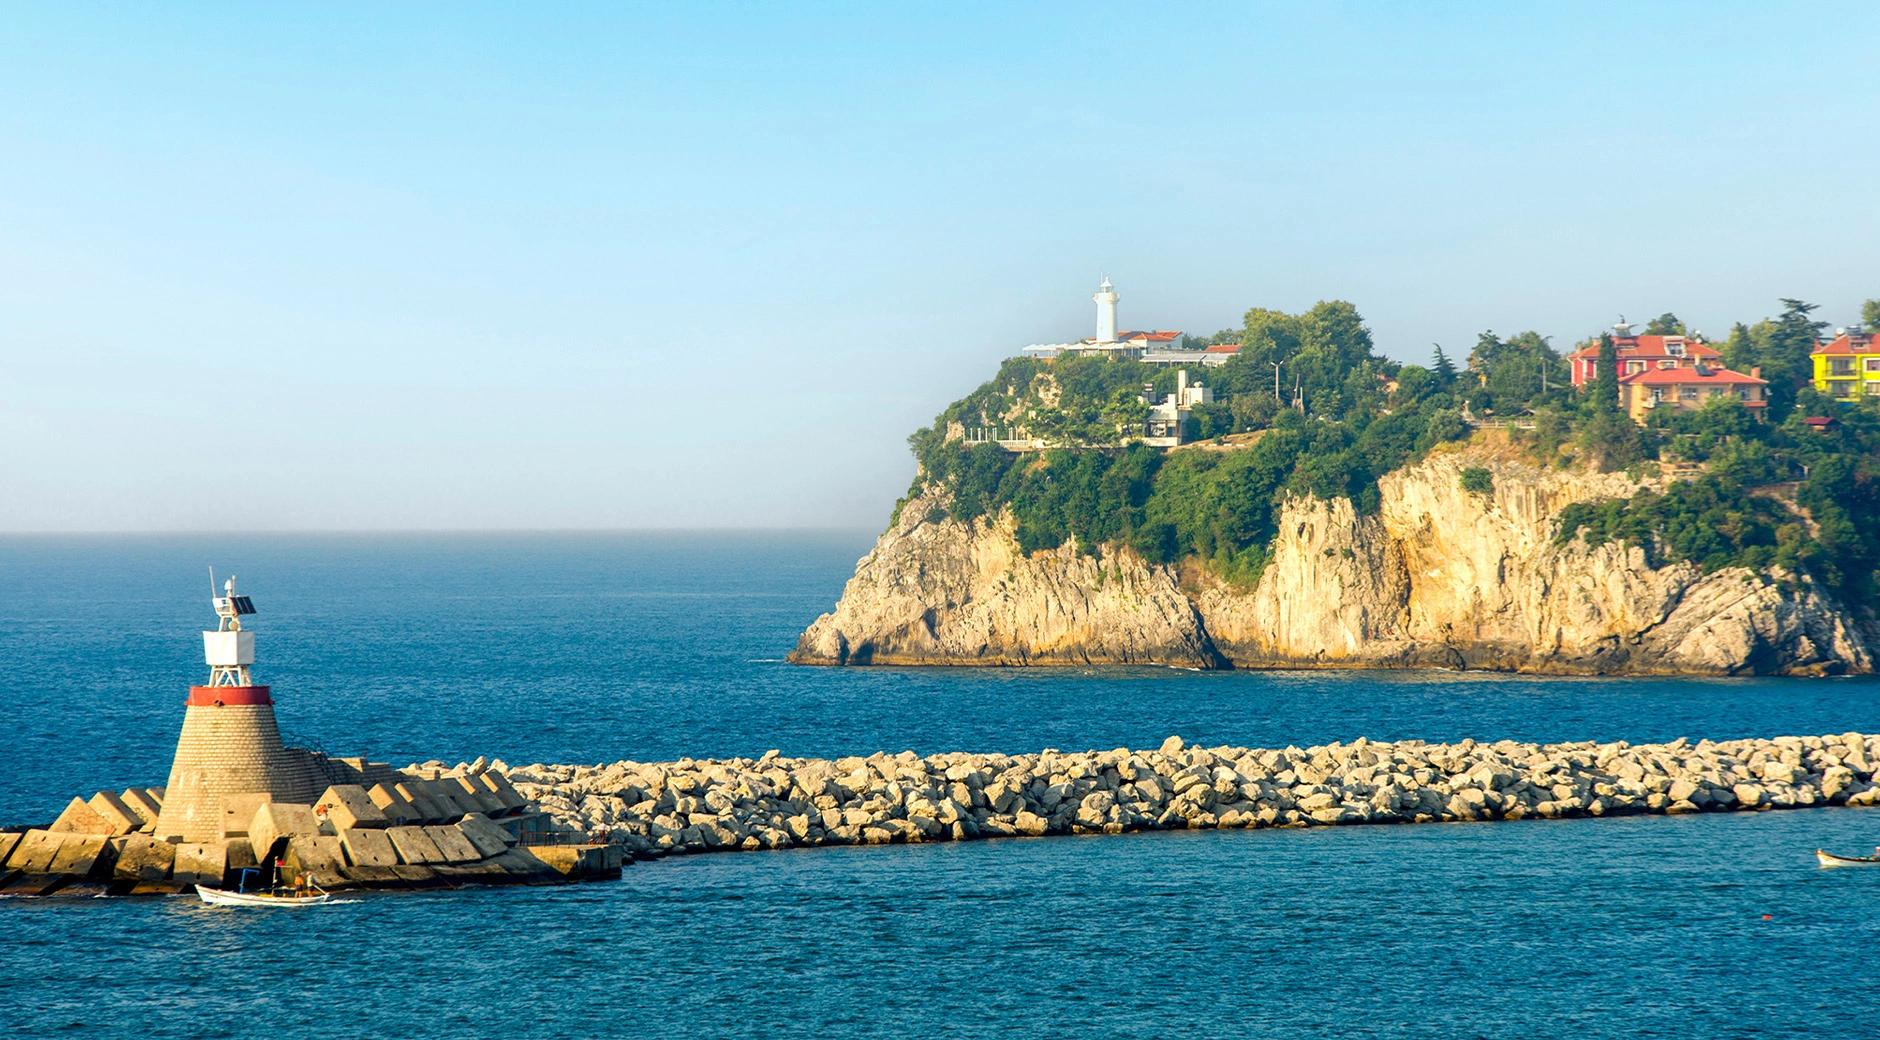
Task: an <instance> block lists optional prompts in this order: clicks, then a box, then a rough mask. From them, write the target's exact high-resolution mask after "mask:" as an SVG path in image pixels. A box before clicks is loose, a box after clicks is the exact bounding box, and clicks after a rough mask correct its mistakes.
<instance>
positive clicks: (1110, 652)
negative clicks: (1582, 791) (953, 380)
mask: <svg viewBox="0 0 1880 1040" xmlns="http://www.w3.org/2000/svg"><path fill="white" fill-rule="evenodd" d="M1471 466H1481V467H1484V468H1486V469H1488V470H1489V471H1490V472H1491V473H1492V474H1493V475H1494V487H1493V490H1492V491H1490V492H1487V493H1475V492H1469V491H1464V490H1463V489H1462V487H1461V479H1460V475H1461V471H1462V470H1463V469H1464V468H1467V467H1471ZM1653 482H1654V480H1652V479H1648V480H1647V481H1646V484H1650V483H1653ZM1641 486H1644V485H1641V484H1640V483H1638V482H1635V481H1633V480H1632V479H1631V478H1628V477H1626V476H1625V475H1623V474H1598V473H1586V472H1569V471H1558V470H1542V469H1539V468H1537V467H1535V466H1532V465H1530V464H1527V463H1524V462H1522V461H1520V460H1518V459H1516V458H1512V457H1508V456H1506V455H1505V454H1502V453H1497V452H1496V451H1494V450H1493V449H1490V448H1487V447H1484V446H1481V445H1475V446H1471V447H1466V448H1461V449H1458V450H1452V451H1446V452H1440V453H1437V454H1435V455H1432V456H1430V457H1428V458H1426V459H1424V460H1423V461H1422V462H1419V463H1417V464H1415V465H1413V466H1410V467H1406V468H1405V469H1402V470H1399V471H1397V472H1395V473H1392V474H1389V475H1388V476H1386V477H1385V478H1384V479H1383V480H1381V481H1380V482H1379V490H1380V492H1381V499H1382V505H1381V507H1380V508H1379V509H1378V511H1377V512H1376V513H1375V514H1374V515H1367V516H1360V515H1358V514H1357V513H1356V511H1355V510H1354V509H1353V508H1352V505H1351V503H1350V502H1348V501H1346V500H1343V499H1338V500H1333V501H1329V502H1328V501H1324V500H1319V499H1312V498H1297V499H1293V500H1290V501H1288V502H1287V503H1286V504H1285V505H1284V507H1283V508H1282V509H1281V512H1280V517H1279V522H1278V535H1277V536H1276V538H1275V539H1274V543H1273V545H1272V557H1271V562H1270V563H1269V564H1268V565H1267V567H1266V569H1265V571H1264V572H1263V573H1262V574H1261V576H1260V580H1259V583H1258V584H1257V585H1256V586H1254V587H1253V588H1251V589H1246V588H1235V587H1230V586H1227V585H1225V584H1223V583H1221V582H1219V581H1217V580H1215V579H1213V578H1212V577H1210V576H1209V575H1208V574H1207V573H1206V572H1205V571H1201V570H1199V569H1197V568H1187V569H1177V568H1171V567H1163V566H1154V565H1149V564H1146V563H1144V562H1143V561H1142V560H1141V559H1139V558H1137V557H1136V556H1135V555H1134V554H1132V553H1130V552H1128V551H1127V550H1116V549H1110V548H1107V547H1106V548H1103V549H1100V550H1098V551H1097V552H1096V554H1095V555H1086V554H1082V553H1079V552H1078V551H1077V550H1076V549H1075V548H1074V547H1072V546H1065V547H1062V548H1059V549H1056V550H1053V551H1049V552H1039V553H1033V554H1030V555H1027V554H1025V553H1023V552H1021V551H1020V550H1019V547H1018V543H1017V542H1016V541H1015V540H1014V538H1013V533H1012V521H1011V519H1010V517H1009V516H1004V517H998V518H987V519H984V520H977V521H972V522H966V523H962V522H960V521H956V520H953V519H951V518H949V517H948V516H947V515H946V510H945V505H946V498H945V493H944V492H943V491H940V490H938V489H930V490H928V491H927V492H926V493H925V494H922V495H920V496H918V497H916V498H915V499H913V500H912V501H910V502H909V503H908V504H907V505H906V506H905V507H904V508H903V509H902V510H901V513H900V515H899V516H898V518H897V519H896V522H895V523H894V525H893V526H892V527H891V528H890V529H889V530H888V531H886V532H885V533H883V534H882V536H881V538H880V539H879V540H878V541H877V542H876V544H875V547H874V550H873V551H871V552H870V553H869V554H868V555H867V556H865V557H863V558H862V560H861V562H860V564H858V565H857V567H856V569H855V574H854V576H853V577H852V578H850V579H849V582H848V585H847V587H846V588H845V589H844V590H843V594H842V599H841V602H839V603H838V604H837V605H836V609H835V610H834V611H833V612H831V613H829V614H825V615H823V616H822V617H820V618H818V619H817V620H816V622H815V623H814V624H813V625H811V626H810V627H809V629H808V631H806V632H804V633H803V636H802V638H801V639H800V640H799V641H798V643H797V647H796V650H795V651H794V653H792V655H791V659H792V660H794V661H797V662H799V663H808V664H870V663H874V664H1167V665H1178V666H1187V667H1202V668H1210V667H1222V666H1227V665H1241V666H1253V667H1260V666H1268V667H1271V666H1293V665H1309V666H1345V667H1371V666H1406V667H1408V666H1423V665H1443V666H1453V667H1470V668H1491V669H1500V670H1509V671H1523V672H1573V673H1597V674H1613V673H1638V674H1652V673H1665V674H1670V673H1688V674H1702V675H1734V674H1746V673H1756V674H1792V675H1809V674H1842V673H1864V672H1871V671H1873V661H1874V652H1875V647H1876V645H1880V635H1877V634H1876V632H1875V631H1874V630H1873V626H1872V625H1871V624H1870V623H1864V622H1862V621H1860V620H1858V619H1856V618H1855V617H1854V616H1853V615H1851V614H1850V613H1849V612H1848V611H1846V610H1844V609H1842V608H1841V607H1840V606H1838V605H1837V604H1835V603H1833V602H1831V601H1830V600H1829V598H1828V597H1827V596H1826V595H1824V594H1823V593H1822V592H1821V591H1820V590H1819V589H1818V588H1817V587H1815V586H1814V585H1813V583H1811V582H1810V581H1809V580H1807V579H1806V578H1805V577H1798V576H1793V575H1783V574H1759V573H1753V572H1750V571H1747V570H1743V569H1740V568H1738V569H1726V570H1720V571H1715V572H1712V573H1709V574H1705V573H1703V572H1702V571H1701V570H1700V569H1699V568H1698V567H1696V566H1694V565H1692V564H1688V563H1674V564H1670V565H1667V566H1664V567H1651V566H1648V564H1647V561H1646V558H1645V554H1644V553H1643V551H1641V550H1639V549H1636V548H1629V547H1626V546H1622V545H1617V544H1605V545H1598V546H1588V545H1586V544H1584V543H1583V542H1582V541H1579V540H1575V541H1573V542H1571V543H1569V544H1566V545H1556V544H1555V534H1556V533H1557V531H1558V530H1559V520H1558V517H1559V513H1560V511H1561V510H1562V509H1563V508H1565V507H1566V506H1567V505H1570V504H1572V503H1574V502H1580V501H1587V500H1595V499H1603V498H1614V497H1623V496H1628V495H1631V494H1633V493H1634V492H1636V491H1637V490H1639V489H1640V487H1641Z"/></svg>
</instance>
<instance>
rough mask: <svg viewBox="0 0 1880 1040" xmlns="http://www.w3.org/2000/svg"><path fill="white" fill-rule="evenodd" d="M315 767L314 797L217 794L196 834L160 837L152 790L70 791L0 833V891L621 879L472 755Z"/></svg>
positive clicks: (613, 857)
mask: <svg viewBox="0 0 1880 1040" xmlns="http://www.w3.org/2000/svg"><path fill="white" fill-rule="evenodd" d="M317 764H318V766H319V768H320V769H321V770H322V771H323V772H325V773H326V775H327V778H328V779H329V780H330V781H332V782H331V783H330V784H329V785H328V786H327V787H326V789H325V790H324V791H323V792H322V793H321V794H320V796H319V797H318V798H317V799H316V800H315V801H313V802H312V803H310V804H299V803H294V802H276V801H273V800H272V799H271V797H270V796H269V795H268V794H267V793H265V792H258V793H255V794H252V795H236V796H233V797H230V798H227V799H225V802H224V809H223V819H222V821H221V822H220V824H219V826H218V828H217V830H216V833H215V836H214V837H213V839H212V840H208V841H198V842H176V841H167V840H164V839H162V838H160V837H159V836H158V832H157V829H156V828H157V823H158V815H159V813H160V812H161V811H162V807H163V794H164V792H163V789H162V788H155V787H134V788H128V789H126V790H124V791H123V792H112V791H99V792H97V793H96V794H93V795H92V796H91V797H90V798H73V799H72V800H71V802H70V803H69V804H68V805H67V806H66V807H65V810H64V811H63V812H61V813H60V814H59V816H58V818H57V819H56V820H54V821H52V822H51V823H50V824H47V825H45V826H43V827H15V828H7V829H0V894H5V895H15V896H21V895H23V896H95V895H168V894H174V893H177V892H186V891H189V890H190V889H191V888H192V887H193V886H196V885H205V886H208V887H211V888H225V887H234V886H235V885H236V884H243V885H244V886H245V887H247V888H249V889H253V888H256V887H265V886H267V885H270V884H273V883H274V881H275V880H276V877H277V874H281V873H284V874H286V875H289V876H301V875H305V876H309V877H312V878H313V879H314V880H315V881H316V882H317V883H319V884H320V885H321V886H322V887H324V888H327V889H329V890H342V889H351V888H361V889H388V888H424V887H433V886H459V885H469V884H479V885H482V884H515V883H546V882H559V881H563V880H567V879H570V878H573V879H584V878H605V877H609V876H612V877H618V876H619V869H620V866H621V862H622V860H621V850H620V849H618V848H617V847H615V846H611V845H602V844H596V843H594V842H592V841H591V840H589V839H588V837H587V836H586V835H584V834H581V833H580V832H578V831H576V830H573V829H570V828H566V827H557V826H555V825H554V823H553V822H552V821H551V820H549V819H548V818H547V817H546V816H545V815H544V814H543V813H541V812H540V811H539V810H538V809H537V808H536V807H535V806H534V805H533V804H532V803H531V802H530V801H529V800H528V799H527V798H525V797H524V796H523V795H522V794H521V793H520V792H518V791H517V790H516V789H515V787H514V786H512V785H511V784H510V783H509V781H508V778H507V777H505V776H504V775H503V774H502V773H501V772H500V771H495V770H490V769H487V768H485V763H484V762H483V761H482V760H478V761H477V762H474V763H470V764H467V765H460V766H458V767H456V768H454V769H445V768H444V767H443V764H442V763H440V762H428V763H424V764H422V765H414V766H407V767H405V768H404V769H403V770H393V769H391V768H390V767H389V766H386V765H384V764H382V763H376V762H372V763H369V762H366V761H365V760H363V759H331V760H327V759H321V760H319V762H318V763H317ZM276 863H279V864H280V869H279V870H277V868H276V866H275V864H276ZM283 880H284V879H283Z"/></svg>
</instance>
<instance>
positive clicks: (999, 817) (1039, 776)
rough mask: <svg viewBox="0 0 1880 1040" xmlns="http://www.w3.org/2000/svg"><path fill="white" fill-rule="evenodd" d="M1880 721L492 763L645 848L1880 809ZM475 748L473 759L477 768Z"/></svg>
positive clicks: (551, 809) (543, 799)
mask: <svg viewBox="0 0 1880 1040" xmlns="http://www.w3.org/2000/svg"><path fill="white" fill-rule="evenodd" d="M1876 761H1880V736H1870V735H1866V734H1861V733H1843V734H1831V735H1824V736H1786V737H1772V738H1766V739H1763V738H1758V739H1745V740H1725V741H1710V740H1701V741H1690V740H1675V741H1670V742H1668V743H1661V744H1630V743H1626V742H1624V741H1617V742H1610V743H1595V742H1580V743H1560V744H1528V743H1518V742H1514V741H1498V742H1493V743H1487V742H1477V741H1472V740H1465V741H1460V742H1457V743H1450V744H1433V743H1424V742H1421V741H1398V742H1394V743H1379V742H1373V741H1369V740H1364V739H1358V740H1354V741H1352V742H1350V743H1334V744H1327V745H1323V746H1318V747H1309V748H1299V747H1286V748H1245V747H1195V746H1190V745H1188V744H1186V743H1184V742H1183V741H1182V740H1181V738H1179V737H1170V738H1169V739H1168V740H1167V741H1165V742H1164V743H1163V744H1162V745H1161V746H1160V747H1158V748H1155V749H1151V750H1130V749H1127V748H1117V749H1115V750H1110V751H1071V752H1065V751H1057V750H1053V749H1046V750H1044V751H1041V752H1037V753H1035V754H1011V755H1008V754H972V753H964V752H961V753H951V754H938V755H928V756H926V757H921V756H918V755H915V754H914V753H913V752H902V753H901V754H898V755H889V754H881V753H878V754H874V755H869V756H867V757H851V758H837V759H821V758H786V757H783V756H782V755H780V754H778V753H777V752H775V751H772V752H768V753H766V754H765V755H763V756H762V757H759V758H733V759H690V758H684V759H679V760H677V761H673V762H645V763H642V762H631V761H622V762H615V763H612V764H600V765H543V764H534V765H528V766H517V767H513V768H511V767H508V766H506V765H504V764H502V763H493V764H492V767H493V768H495V769H497V770H501V771H504V772H506V773H507V775H508V777H509V779H510V780H511V781H513V782H514V783H515V785H516V787H517V788H518V790H520V791H521V792H522V793H523V794H524V795H525V796H526V797H527V798H529V799H530V800H531V801H532V802H534V803H535V804H537V805H538V806H539V807H540V809H541V810H542V811H543V812H545V813H547V814H548V815H549V816H550V817H551V818H552V819H553V821H554V823H555V825H556V826H558V827H561V828H564V829H567V830H578V831H585V832H587V833H588V834H590V835H593V836H595V837H596V838H598V839H601V840H605V841H609V842H612V843H613V844H617V845H621V846H623V847H624V848H625V849H626V851H629V852H631V853H634V854H636V855H643V856H657V855H662V854H666V853H678V852H716V851H732V850H740V849H782V848H795V847H813V846H826V845H857V844H890V843H903V842H924V841H961V840H971V839H977V838H996V837H1015V836H1038V835H1046V834H1121V833H1125V832H1130V831H1153V830H1181V829H1205V828H1230V827H1231V828H1251V827H1307V826H1333V825H1346V824H1361V823H1433V822H1448V821H1472V820H1520V819H1526V818H1543V819H1554V818H1567V817H1577V816H1611V815H1634V814H1644V813H1660V814H1675V813H1696V812H1718V811H1731V810H1736V811H1759V810H1771V809H1797V808H1804V807H1810V806H1830V805H1850V806H1869V805H1875V804H1880V786H1876V785H1875V762H1876ZM481 766H482V763H477V764H475V765H472V766H468V767H459V768H460V771H466V772H471V771H476V770H477V769H479V768H480V767H481Z"/></svg>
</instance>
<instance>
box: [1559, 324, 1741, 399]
mask: <svg viewBox="0 0 1880 1040" xmlns="http://www.w3.org/2000/svg"><path fill="white" fill-rule="evenodd" d="M1612 345H1613V346H1614V347H1616V348H1617V349H1618V354H1619V376H1620V378H1624V377H1626V376H1628V375H1637V374H1639V373H1641V372H1646V371H1654V370H1669V369H1674V368H1690V367H1691V366H1692V365H1693V364H1696V363H1697V362H1699V361H1706V362H1709V363H1711V364H1713V365H1715V364H1718V363H1719V362H1720V361H1721V360H1722V357H1723V356H1722V355H1721V354H1718V353H1717V351H1716V350H1715V349H1713V348H1712V347H1710V346H1709V345H1708V344H1706V343H1704V341H1703V340H1700V339H1693V338H1692V337H1690V336H1614V337H1613V339H1612ZM1567 364H1568V366H1570V368H1571V371H1572V376H1573V385H1574V386H1576V387H1582V388H1584V387H1585V386H1586V384H1588V383H1590V382H1592V381H1593V380H1595V379H1598V378H1599V344H1597V343H1593V344H1589V345H1587V346H1584V347H1581V348H1580V349H1578V350H1576V351H1574V352H1573V353H1571V354H1568V355H1567Z"/></svg>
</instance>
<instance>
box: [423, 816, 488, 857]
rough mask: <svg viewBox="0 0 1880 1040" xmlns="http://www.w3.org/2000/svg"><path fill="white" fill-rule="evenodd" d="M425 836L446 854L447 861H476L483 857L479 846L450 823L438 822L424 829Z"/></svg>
mask: <svg viewBox="0 0 1880 1040" xmlns="http://www.w3.org/2000/svg"><path fill="white" fill-rule="evenodd" d="M424 836H425V837H427V838H430V839H431V842H432V844H434V845H436V846H437V850H438V851H439V852H441V853H443V854H444V862H446V863H474V862H476V861H477V860H480V859H482V858H483V854H482V853H480V852H478V851H477V847H476V846H475V845H473V844H471V843H470V839H469V838H466V837H464V834H463V832H462V831H460V830H458V829H457V828H455V827H453V826H451V825H449V824H438V825H436V826H432V827H426V828H425V829H424Z"/></svg>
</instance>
